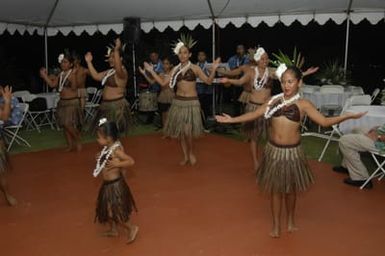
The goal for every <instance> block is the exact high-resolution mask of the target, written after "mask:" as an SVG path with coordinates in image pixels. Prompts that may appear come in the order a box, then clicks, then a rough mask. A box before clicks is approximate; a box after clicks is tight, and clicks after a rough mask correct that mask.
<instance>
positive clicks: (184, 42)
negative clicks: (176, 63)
mask: <svg viewBox="0 0 385 256" xmlns="http://www.w3.org/2000/svg"><path fill="white" fill-rule="evenodd" d="M197 42H198V41H196V40H194V39H193V38H192V36H191V35H186V34H181V35H180V38H179V39H178V41H177V42H175V43H174V44H173V45H172V46H173V52H174V53H175V55H178V54H179V51H180V49H181V48H182V47H183V46H185V47H187V48H188V49H191V48H193V47H194V45H196V43H197Z"/></svg>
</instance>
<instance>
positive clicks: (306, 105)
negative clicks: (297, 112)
mask: <svg viewBox="0 0 385 256" xmlns="http://www.w3.org/2000/svg"><path fill="white" fill-rule="evenodd" d="M303 110H304V112H305V113H306V114H307V116H308V117H309V118H310V119H311V120H313V121H314V122H316V123H317V124H319V125H321V126H322V127H329V126H332V125H335V124H338V123H341V122H343V121H345V120H347V119H359V118H361V117H362V116H364V115H365V114H366V113H367V112H360V113H343V114H342V115H340V116H335V117H325V116H324V115H322V114H321V113H320V112H319V111H318V110H317V109H316V107H315V106H314V105H313V103H311V102H310V101H308V100H303Z"/></svg>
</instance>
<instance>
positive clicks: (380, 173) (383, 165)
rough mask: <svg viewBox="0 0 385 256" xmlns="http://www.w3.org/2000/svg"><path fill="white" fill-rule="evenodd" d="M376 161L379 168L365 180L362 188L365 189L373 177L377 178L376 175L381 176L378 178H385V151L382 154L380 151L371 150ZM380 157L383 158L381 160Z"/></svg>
mask: <svg viewBox="0 0 385 256" xmlns="http://www.w3.org/2000/svg"><path fill="white" fill-rule="evenodd" d="M370 154H371V156H372V158H373V160H374V162H375V163H376V165H377V169H376V170H375V171H374V172H373V173H372V175H370V177H369V178H368V179H367V180H366V181H365V183H364V184H362V186H361V187H360V189H363V188H364V187H365V186H366V184H368V183H369V181H371V180H372V179H373V178H376V177H379V178H378V180H381V179H382V178H384V176H385V169H384V168H385V153H384V154H381V153H379V152H373V151H372V152H370ZM380 158H382V159H381V160H380Z"/></svg>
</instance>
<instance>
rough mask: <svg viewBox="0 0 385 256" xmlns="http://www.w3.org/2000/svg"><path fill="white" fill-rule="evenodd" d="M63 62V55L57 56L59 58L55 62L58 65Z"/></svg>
mask: <svg viewBox="0 0 385 256" xmlns="http://www.w3.org/2000/svg"><path fill="white" fill-rule="evenodd" d="M63 60H64V53H61V54H59V56H58V57H57V61H58V62H59V64H60V63H61V62H62V61H63Z"/></svg>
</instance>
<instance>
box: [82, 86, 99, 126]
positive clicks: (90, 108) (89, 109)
mask: <svg viewBox="0 0 385 256" xmlns="http://www.w3.org/2000/svg"><path fill="white" fill-rule="evenodd" d="M102 92H103V91H102V90H98V91H97V92H96V93H95V94H94V96H93V97H92V101H91V102H86V105H85V112H86V116H85V118H84V120H85V121H88V120H89V119H92V118H93V117H94V116H95V113H96V109H97V108H98V107H99V102H100V100H101V98H102Z"/></svg>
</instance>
